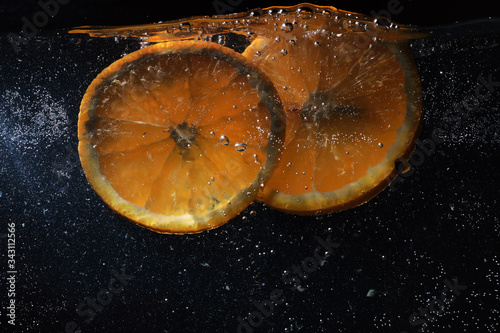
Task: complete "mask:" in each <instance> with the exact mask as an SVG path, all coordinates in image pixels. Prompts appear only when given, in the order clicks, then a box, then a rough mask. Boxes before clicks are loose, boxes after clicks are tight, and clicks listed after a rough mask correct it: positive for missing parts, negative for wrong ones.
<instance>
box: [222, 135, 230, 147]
mask: <svg viewBox="0 0 500 333" xmlns="http://www.w3.org/2000/svg"><path fill="white" fill-rule="evenodd" d="M220 142H221V143H222V144H223V145H224V146H227V145H229V139H228V137H227V136H225V135H221V137H220Z"/></svg>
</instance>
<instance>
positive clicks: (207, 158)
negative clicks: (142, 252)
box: [78, 41, 284, 233]
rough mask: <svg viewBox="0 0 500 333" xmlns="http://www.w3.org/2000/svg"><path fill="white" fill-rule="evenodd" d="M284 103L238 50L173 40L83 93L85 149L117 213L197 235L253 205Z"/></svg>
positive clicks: (137, 55) (85, 162)
mask: <svg viewBox="0 0 500 333" xmlns="http://www.w3.org/2000/svg"><path fill="white" fill-rule="evenodd" d="M282 118H283V116H282V108H281V103H280V101H279V97H278V94H277V92H276V90H275V89H274V87H273V85H272V83H271V82H270V81H269V79H268V78H267V77H266V76H265V75H263V74H262V73H261V72H260V71H259V70H258V69H257V68H256V67H255V66H253V65H251V63H250V62H249V61H248V60H246V59H245V58H244V57H243V56H241V55H240V54H238V53H236V52H234V51H232V50H230V49H228V48H225V47H223V46H220V45H217V44H214V43H208V42H201V41H198V42H194V41H189V42H171V43H163V44H157V45H153V46H150V47H147V48H144V49H141V50H139V51H136V52H133V53H131V54H128V55H126V56H125V57H123V58H122V59H120V60H118V61H116V62H115V63H113V64H111V65H110V66H109V67H108V68H106V69H105V70H104V71H102V72H101V73H100V74H99V75H98V76H97V78H96V79H95V80H94V81H93V82H92V84H91V85H90V86H89V88H88V89H87V92H86V94H85V96H84V98H83V101H82V104H81V109H80V115H79V121H78V138H79V154H80V159H81V163H82V166H83V169H84V171H85V174H86V176H87V179H88V181H89V183H90V184H91V186H92V187H93V188H94V190H95V191H96V192H97V193H98V194H99V195H100V196H101V198H102V199H103V200H104V201H105V202H106V203H107V204H108V205H109V206H110V207H111V208H112V209H114V210H115V211H117V212H119V213H120V214H122V215H124V216H126V217H127V218H129V219H131V220H133V221H134V222H136V223H138V224H140V225H142V226H144V227H147V228H150V229H152V230H155V231H157V232H161V233H195V232H200V231H203V230H206V229H211V228H215V227H217V226H220V225H221V224H223V223H225V222H227V221H228V220H230V219H231V218H233V217H234V216H236V215H237V214H239V213H240V212H241V211H242V210H243V209H245V208H246V207H247V205H248V204H250V203H251V202H252V201H253V200H254V199H255V197H256V195H257V193H258V190H259V188H260V187H261V186H262V184H263V183H264V182H265V181H266V180H267V178H268V177H269V171H270V170H272V168H273V165H274V163H275V160H276V155H277V151H278V146H279V144H280V141H281V140H282V139H283V137H284V134H283V133H284V132H283V131H282V130H281V129H282V128H283V125H284V124H281V123H280V122H281V120H280V119H282Z"/></svg>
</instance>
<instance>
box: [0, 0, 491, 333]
mask: <svg viewBox="0 0 500 333" xmlns="http://www.w3.org/2000/svg"><path fill="white" fill-rule="evenodd" d="M387 3H388V2H387V1H372V2H350V1H335V2H328V1H325V2H322V3H319V2H318V4H324V5H333V6H336V7H338V8H341V9H345V10H349V11H355V12H361V13H367V14H369V13H370V12H371V11H372V10H374V11H375V12H380V10H383V9H386V8H387ZM280 4H281V5H291V4H292V3H285V2H279V1H278V2H273V3H269V2H264V1H261V2H259V1H245V0H243V1H241V3H240V4H238V5H235V6H233V7H234V12H240V11H246V10H248V9H252V8H256V7H266V6H269V5H280ZM401 5H402V6H403V11H402V12H401V13H400V14H398V15H394V16H393V17H392V19H394V20H395V21H397V22H400V23H403V24H413V25H418V26H427V27H429V26H435V28H430V29H428V30H434V31H435V33H434V35H432V36H431V37H429V38H426V39H423V40H417V41H414V42H412V52H413V54H414V56H415V61H416V63H417V67H418V69H419V72H420V75H421V79H422V88H423V98H424V112H425V117H424V124H423V130H422V134H421V137H420V142H421V143H423V144H426V145H424V146H423V147H424V148H419V149H417V151H418V152H420V154H421V156H423V159H422V160H418V159H415V160H414V165H413V168H412V171H411V172H410V173H409V174H405V175H402V176H400V178H399V181H397V182H396V183H395V185H394V186H393V187H392V188H390V189H386V190H385V191H384V192H382V193H381V194H380V195H379V196H377V197H376V198H374V199H373V200H372V201H370V202H369V203H367V204H365V205H362V206H360V207H358V208H355V209H351V210H349V211H346V212H340V213H337V214H332V215H327V216H322V217H318V218H316V217H297V216H291V215H286V214H282V213H279V212H276V211H274V210H272V209H268V208H266V207H264V206H263V205H261V204H254V205H252V206H251V207H249V209H247V210H246V211H245V212H243V213H242V214H241V215H240V216H238V217H237V218H235V219H233V220H232V221H230V222H229V223H228V224H226V225H224V226H222V227H220V228H218V229H215V230H212V231H209V232H205V233H202V234H199V235H189V236H172V235H160V234H156V233H153V232H151V231H149V230H146V229H143V228H140V227H138V226H135V225H134V224H132V223H129V222H128V221H126V220H125V219H124V218H122V217H120V216H118V215H116V214H115V213H113V212H112V211H111V210H110V209H109V208H108V207H107V206H106V205H105V204H104V203H103V202H102V201H101V200H100V198H99V197H98V196H97V195H96V194H95V193H94V191H93V190H91V189H90V187H89V185H88V183H87V181H86V179H85V176H84V174H83V171H82V170H81V166H80V164H79V161H78V153H77V137H76V124H77V116H78V107H79V103H80V100H81V97H82V96H83V93H84V92H85V89H86V87H87V86H88V85H89V84H90V82H91V81H92V79H93V78H94V77H95V76H96V75H97V74H98V73H99V72H100V71H101V70H102V69H103V68H105V67H106V66H107V65H109V64H110V63H111V62H112V61H114V60H116V59H118V58H120V57H121V56H123V55H124V54H126V53H128V52H130V51H132V50H134V49H136V48H137V47H138V44H137V43H136V42H134V41H126V40H120V41H117V42H115V41H109V40H102V39H93V40H90V39H85V38H83V40H81V41H78V38H77V37H74V36H68V35H66V34H65V30H59V34H53V31H52V30H53V29H61V28H68V27H73V26H79V25H85V24H101V25H123V24H139V23H149V22H156V21H160V20H161V21H166V20H170V19H177V18H182V17H189V16H193V15H214V14H217V11H216V9H215V7H214V6H213V4H212V3H211V2H210V1H208V2H202V3H201V2H196V1H185V2H182V3H181V2H178V3H172V4H168V5H166V2H165V1H162V2H152V1H141V2H134V3H127V2H121V1H86V2H83V1H77V0H73V1H70V2H69V3H68V4H67V5H64V6H61V7H60V11H59V13H58V14H57V15H56V16H55V17H54V18H51V19H50V22H49V24H48V25H47V26H46V27H44V29H42V31H40V32H39V36H38V38H36V39H37V41H35V40H30V42H29V44H28V45H26V46H23V47H22V49H21V50H20V52H19V53H15V52H13V50H12V47H11V45H10V43H9V41H8V40H7V38H6V37H5V35H6V34H7V33H9V32H15V33H19V32H20V30H21V27H22V20H21V19H22V17H23V16H25V17H27V18H30V17H31V16H32V15H33V14H34V13H36V12H37V11H39V10H40V7H39V5H38V4H37V1H24V2H21V3H19V2H17V1H3V2H1V4H0V19H1V21H0V25H1V31H2V32H3V35H1V38H0V43H1V44H0V46H1V48H0V222H1V225H0V227H1V228H2V230H0V235H1V236H2V238H1V240H2V251H1V260H2V263H1V277H2V280H1V283H2V289H1V290H2V292H1V293H2V294H1V295H0V300H2V309H1V311H2V314H1V317H0V329H1V330H2V332H3V331H15V332H59V331H61V332H62V331H64V328H65V325H66V324H67V323H69V322H72V321H73V322H75V323H77V324H78V325H79V327H80V328H81V331H82V332H235V331H237V328H238V317H241V318H246V317H247V315H248V314H249V313H251V312H254V311H256V310H257V308H256V306H255V304H254V302H262V301H265V300H268V299H269V298H270V294H271V293H272V292H273V290H275V289H278V290H280V291H282V293H283V294H282V297H284V298H285V301H284V302H283V303H281V304H279V305H276V306H275V307H274V309H273V311H272V313H268V314H269V316H267V317H266V318H265V319H264V322H263V323H262V324H259V325H256V326H258V327H255V328H253V330H254V331H255V332H402V331H408V332H417V329H419V328H422V326H421V325H420V324H419V325H411V324H410V322H409V317H410V315H411V314H412V313H415V312H419V311H420V310H422V311H425V310H426V309H429V303H430V302H432V300H433V298H436V297H438V298H439V295H440V294H441V292H442V291H443V290H444V288H445V286H446V281H449V282H450V283H451V284H453V283H458V284H460V285H465V286H467V289H465V290H463V291H462V292H461V294H460V295H459V296H457V297H456V298H455V299H454V301H453V302H452V303H451V304H449V305H447V306H446V307H445V308H444V309H443V311H442V313H441V314H439V315H438V316H436V317H435V318H434V319H433V320H432V321H429V326H428V327H427V329H426V330H425V331H427V332H462V331H463V332H495V331H498V330H499V328H500V320H499V315H498V313H499V312H498V311H500V305H499V296H500V292H499V274H500V261H499V260H500V259H499V251H498V250H499V247H498V238H499V236H500V222H499V214H498V200H499V197H500V196H499V194H500V191H499V188H500V175H499V172H498V169H497V160H498V155H499V153H500V137H499V136H500V125H499V124H500V110H499V105H500V98H499V97H498V96H499V94H498V91H499V90H500V87H498V86H495V87H490V88H491V89H492V93H491V94H490V95H488V96H487V97H486V98H484V99H483V100H481V101H479V102H478V104H477V107H475V108H474V109H473V110H472V111H468V112H463V109H460V108H459V107H458V106H457V104H456V103H459V104H460V103H462V102H463V101H469V102H470V101H472V102H473V101H474V100H473V97H474V96H475V91H476V88H477V87H478V85H481V82H482V80H483V79H484V80H486V81H488V78H489V80H490V81H493V82H497V81H500V70H499V61H498V55H499V51H500V47H499V43H500V34H499V30H500V28H499V23H498V21H494V20H490V21H489V22H484V21H483V22H480V23H476V24H472V25H469V24H461V25H456V24H455V25H453V23H454V22H456V21H460V22H470V21H472V20H476V19H480V18H486V17H488V16H495V15H496V16H499V15H498V12H495V9H493V5H492V4H491V3H486V2H485V1H482V2H481V1H480V2H474V4H472V5H473V6H471V7H469V8H465V7H464V6H463V5H460V4H458V3H455V2H453V3H450V4H445V3H441V4H438V3H436V2H430V1H423V2H422V1H419V2H417V1H416V0H413V1H401ZM30 15H31V16H30ZM438 26H440V27H438ZM482 78H483V79H482ZM481 89H482V90H480V91H481V92H484V91H486V90H484V89H485V88H484V86H483V88H481ZM461 110H462V111H461ZM436 134H439V140H437V139H436V136H435V135H436ZM433 139H435V140H436V141H439V142H437V143H436V145H435V147H434V148H433V149H432V152H430V153H428V154H427V155H426V154H425V152H426V151H425V149H430V148H431V146H430V145H429V142H430V140H433ZM422 154H423V155H422ZM243 217H244V218H243ZM7 223H15V225H16V240H17V243H16V268H17V271H18V273H17V276H16V278H17V281H16V316H17V317H16V326H15V327H12V326H11V325H8V324H7V319H8V318H7V317H6V315H5V306H4V305H5V304H6V303H5V301H4V299H6V297H5V296H6V294H7V291H6V287H5V286H7V284H6V283H5V278H6V276H7V274H6V272H7V266H6V261H7V256H6V253H7V251H6V237H7V233H8V230H7ZM317 237H321V238H322V239H327V238H328V237H330V239H332V242H334V243H336V244H339V246H338V247H336V248H334V249H333V250H332V251H331V254H330V255H329V257H328V258H327V259H326V261H325V262H324V263H323V266H321V267H319V268H318V269H317V270H314V271H313V272H311V273H310V274H309V275H308V277H307V278H306V279H304V280H303V282H302V284H301V287H302V288H303V289H302V288H300V290H301V291H299V290H291V289H290V285H287V284H285V283H284V282H283V281H282V275H283V272H284V271H286V270H290V269H292V267H293V266H294V265H300V264H301V262H302V261H303V260H304V259H306V258H308V257H311V256H312V255H313V253H314V250H315V248H316V247H317V246H318V241H317ZM122 270H124V271H125V273H126V274H127V275H131V276H133V278H130V279H129V281H128V283H127V285H126V286H124V288H123V291H122V292H120V293H119V294H118V295H116V296H114V298H113V299H112V300H111V301H110V303H109V304H108V305H107V306H105V307H104V308H103V309H102V310H101V311H100V312H98V313H97V314H96V316H95V317H94V318H93V319H92V320H90V321H89V322H85V319H88V318H89V317H87V316H85V315H84V316H80V315H79V314H78V313H77V308H78V306H79V305H80V304H81V303H82V302H86V298H87V297H91V298H95V297H96V295H97V294H99V292H100V291H101V290H103V289H104V288H107V287H108V283H109V281H110V279H111V278H112V277H113V276H114V275H113V271H118V272H121V271H122ZM447 295H451V294H450V293H448V294H447ZM268 312H271V311H268ZM433 316H434V315H433ZM243 331H245V330H243ZM247 331H249V330H247Z"/></svg>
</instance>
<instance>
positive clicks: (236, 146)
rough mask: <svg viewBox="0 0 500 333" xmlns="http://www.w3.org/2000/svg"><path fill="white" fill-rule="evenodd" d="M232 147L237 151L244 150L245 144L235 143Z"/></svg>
mask: <svg viewBox="0 0 500 333" xmlns="http://www.w3.org/2000/svg"><path fill="white" fill-rule="evenodd" d="M234 149H236V150H237V151H245V150H246V149H247V144H246V143H235V144H234Z"/></svg>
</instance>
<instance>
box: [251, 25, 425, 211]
mask: <svg viewBox="0 0 500 333" xmlns="http://www.w3.org/2000/svg"><path fill="white" fill-rule="evenodd" d="M278 23H279V22H278ZM278 23H277V24H278ZM279 24H281V23H279ZM279 24H278V25H279ZM283 24H285V23H283ZM286 24H289V25H290V27H293V26H295V27H296V28H295V29H294V30H293V32H290V33H288V34H287V33H286V31H285V33H283V32H281V34H280V35H277V37H271V36H270V35H269V36H266V35H261V36H258V37H257V38H256V39H255V40H254V41H253V42H252V44H251V45H250V46H249V47H248V48H247V49H246V50H245V52H244V53H243V55H244V56H246V57H247V58H249V59H251V60H252V62H253V63H254V64H256V65H257V66H258V67H259V68H261V69H262V70H263V71H264V72H265V73H266V74H267V75H268V76H269V77H270V79H271V80H272V81H273V83H274V84H275V86H276V88H277V90H278V92H279V95H280V97H281V100H282V102H283V107H284V109H285V113H286V121H287V129H286V139H285V140H286V141H285V147H284V150H283V152H282V155H281V157H280V160H279V162H278V164H277V166H276V168H275V169H274V171H273V173H272V177H271V179H270V181H269V182H268V183H267V184H266V187H265V188H264V189H263V191H262V193H261V196H260V200H262V201H264V202H265V203H266V204H268V205H269V206H272V207H274V208H276V209H279V210H282V211H285V212H290V213H296V214H321V213H329V212H334V211H338V210H342V209H347V208H350V207H353V206H356V205H359V204H361V203H364V202H366V201H367V200H368V199H370V198H371V197H373V196H374V195H376V194H377V193H379V192H380V191H381V190H382V189H383V188H384V187H385V186H387V185H388V184H389V183H390V181H391V180H392V179H394V178H395V176H396V175H397V172H395V164H396V162H397V161H401V160H402V159H407V158H408V157H409V156H408V155H409V154H410V152H411V151H412V150H413V149H414V146H413V144H414V140H415V138H416V135H417V132H418V130H419V126H420V119H421V101H420V96H421V91H420V85H419V78H418V74H417V71H416V68H415V66H414V64H413V62H412V58H411V56H410V54H409V52H408V50H407V48H406V47H405V44H404V43H403V42H398V43H382V42H379V41H378V40H377V39H376V38H373V39H372V38H371V37H370V38H368V37H366V36H360V35H359V34H354V33H349V32H345V33H339V34H328V33H327V32H326V31H325V30H323V31H318V32H316V33H313V32H311V31H307V30H305V29H302V30H301V25H300V24H299V25H297V24H295V25H292V23H286ZM289 30H291V29H289Z"/></svg>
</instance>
